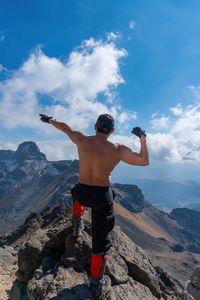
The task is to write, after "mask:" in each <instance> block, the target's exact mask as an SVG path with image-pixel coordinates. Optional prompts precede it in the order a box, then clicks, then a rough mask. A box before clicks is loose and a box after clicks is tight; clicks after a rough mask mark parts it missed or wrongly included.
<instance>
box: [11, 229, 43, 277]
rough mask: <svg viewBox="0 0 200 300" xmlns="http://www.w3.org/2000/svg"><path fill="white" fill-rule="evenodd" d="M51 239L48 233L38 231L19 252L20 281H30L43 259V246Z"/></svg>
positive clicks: (18, 275) (18, 274) (18, 273)
mask: <svg viewBox="0 0 200 300" xmlns="http://www.w3.org/2000/svg"><path fill="white" fill-rule="evenodd" d="M48 240H49V238H48V237H47V235H46V233H44V232H42V231H41V230H40V231H37V232H36V233H34V234H33V235H32V236H31V237H30V239H29V240H28V241H27V243H26V244H25V246H24V247H22V248H21V249H20V250H19V252H18V266H19V269H18V271H17V273H16V276H17V279H18V280H19V281H20V282H28V281H29V280H30V279H31V277H32V275H33V273H34V271H35V269H37V268H38V267H39V266H40V264H41V263H42V260H43V256H44V254H43V247H44V245H45V243H46V242H47V241H48Z"/></svg>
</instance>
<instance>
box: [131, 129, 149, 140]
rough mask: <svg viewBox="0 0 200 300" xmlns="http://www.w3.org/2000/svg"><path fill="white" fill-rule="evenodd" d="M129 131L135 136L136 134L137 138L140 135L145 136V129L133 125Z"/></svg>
mask: <svg viewBox="0 0 200 300" xmlns="http://www.w3.org/2000/svg"><path fill="white" fill-rule="evenodd" d="M131 132H132V133H133V134H135V135H136V136H138V137H139V138H141V136H142V135H144V136H145V137H146V133H145V130H142V129H141V128H140V127H134V128H133V130H132V131H131Z"/></svg>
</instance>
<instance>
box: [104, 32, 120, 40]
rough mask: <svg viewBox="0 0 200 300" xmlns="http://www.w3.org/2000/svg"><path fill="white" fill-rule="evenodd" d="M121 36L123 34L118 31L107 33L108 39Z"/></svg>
mask: <svg viewBox="0 0 200 300" xmlns="http://www.w3.org/2000/svg"><path fill="white" fill-rule="evenodd" d="M120 37H121V35H120V34H119V33H118V32H117V33H113V32H109V33H108V34H107V39H108V41H112V40H116V39H119V38H120Z"/></svg>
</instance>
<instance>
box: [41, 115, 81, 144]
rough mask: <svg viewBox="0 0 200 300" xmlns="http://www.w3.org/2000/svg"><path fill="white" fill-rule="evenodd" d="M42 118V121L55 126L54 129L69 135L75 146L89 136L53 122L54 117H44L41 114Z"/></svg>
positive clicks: (61, 123)
mask: <svg viewBox="0 0 200 300" xmlns="http://www.w3.org/2000/svg"><path fill="white" fill-rule="evenodd" d="M40 117H41V118H40V119H41V121H43V122H46V123H49V124H51V125H53V126H54V127H56V128H57V129H59V130H61V131H63V132H64V133H66V134H67V135H68V137H69V138H70V139H71V140H72V142H73V143H75V144H77V143H78V142H79V141H80V140H82V139H83V138H84V137H86V136H87V135H86V134H85V133H83V132H81V131H77V130H75V129H73V128H72V127H70V126H69V125H67V124H66V123H63V122H58V121H56V120H53V118H52V117H49V116H47V115H43V114H40Z"/></svg>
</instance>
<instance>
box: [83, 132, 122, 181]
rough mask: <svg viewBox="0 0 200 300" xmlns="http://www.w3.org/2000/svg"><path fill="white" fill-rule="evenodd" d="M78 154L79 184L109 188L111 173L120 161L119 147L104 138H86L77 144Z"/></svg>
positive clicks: (97, 136)
mask: <svg viewBox="0 0 200 300" xmlns="http://www.w3.org/2000/svg"><path fill="white" fill-rule="evenodd" d="M77 147H78V153H79V182H80V183H83V184H87V185H97V186H109V185H110V183H111V172H112V170H113V169H114V167H115V166H116V165H117V164H118V163H119V161H120V154H119V145H117V144H114V143H112V142H110V141H108V140H107V139H106V138H105V137H102V136H99V135H96V136H86V137H85V138H83V139H82V140H80V142H79V143H78V144H77Z"/></svg>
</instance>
